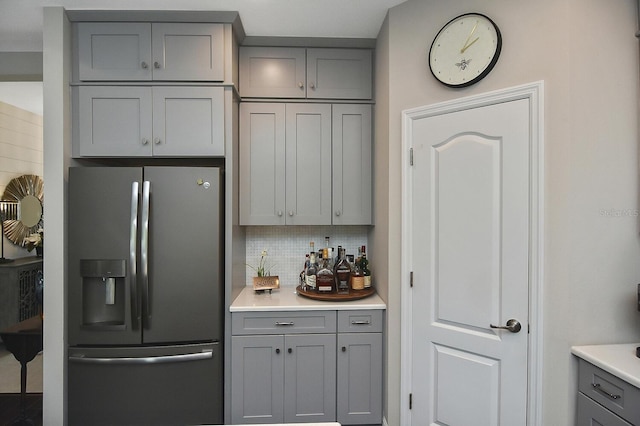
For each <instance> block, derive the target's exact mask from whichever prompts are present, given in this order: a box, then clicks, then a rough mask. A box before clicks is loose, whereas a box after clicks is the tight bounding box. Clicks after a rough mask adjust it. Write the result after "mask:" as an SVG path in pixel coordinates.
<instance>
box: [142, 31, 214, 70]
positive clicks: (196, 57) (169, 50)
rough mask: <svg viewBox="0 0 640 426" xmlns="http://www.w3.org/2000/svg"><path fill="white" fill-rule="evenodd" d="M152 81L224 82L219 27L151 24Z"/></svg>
mask: <svg viewBox="0 0 640 426" xmlns="http://www.w3.org/2000/svg"><path fill="white" fill-rule="evenodd" d="M152 30H153V40H152V46H153V55H152V56H153V79H154V80H165V81H167V80H169V81H176V80H183V81H185V80H190V81H224V26H223V25H222V24H193V23H157V24H153V28H152Z"/></svg>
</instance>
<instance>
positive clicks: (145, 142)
mask: <svg viewBox="0 0 640 426" xmlns="http://www.w3.org/2000/svg"><path fill="white" fill-rule="evenodd" d="M141 143H142V145H149V139H147V138H142V141H141Z"/></svg>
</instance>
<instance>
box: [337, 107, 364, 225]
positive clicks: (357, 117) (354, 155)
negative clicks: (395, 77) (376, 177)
mask: <svg viewBox="0 0 640 426" xmlns="http://www.w3.org/2000/svg"><path fill="white" fill-rule="evenodd" d="M332 121H333V123H332V125H333V130H332V131H333V138H332V155H333V157H332V158H333V161H332V167H333V191H332V201H333V203H332V205H333V208H332V210H333V211H332V214H333V218H332V223H333V224H334V225H370V224H372V223H373V221H372V217H371V193H372V186H371V105H364V104H362V105H351V104H335V105H333V120H332Z"/></svg>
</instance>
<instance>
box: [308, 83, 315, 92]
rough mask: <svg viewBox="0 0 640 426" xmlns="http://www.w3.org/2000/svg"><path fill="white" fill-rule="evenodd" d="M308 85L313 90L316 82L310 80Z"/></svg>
mask: <svg viewBox="0 0 640 426" xmlns="http://www.w3.org/2000/svg"><path fill="white" fill-rule="evenodd" d="M309 87H311V89H314V90H315V88H316V84H315V83H314V82H311V83H309Z"/></svg>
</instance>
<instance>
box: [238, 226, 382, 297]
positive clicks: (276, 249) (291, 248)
mask: <svg viewBox="0 0 640 426" xmlns="http://www.w3.org/2000/svg"><path fill="white" fill-rule="evenodd" d="M368 233H369V227H368V226H248V227H247V228H246V255H247V263H248V264H249V265H251V266H253V267H255V266H257V264H258V262H259V261H260V254H261V252H262V250H267V263H266V264H267V267H269V265H272V267H271V275H278V276H279V277H280V286H281V287H295V286H296V285H298V280H299V275H300V272H301V271H302V268H303V266H304V261H305V255H306V254H307V253H309V242H310V241H313V242H314V243H315V248H316V251H318V249H320V248H322V247H324V246H325V242H324V237H330V238H331V240H330V245H331V247H333V248H334V249H335V250H336V251H337V249H338V246H339V245H340V246H342V247H344V248H345V249H346V252H347V254H354V255H356V254H357V253H358V247H360V246H362V245H366V246H368V240H367V238H368ZM246 269H247V272H246V284H247V285H253V281H252V277H253V276H255V272H254V271H253V270H252V269H251V268H250V267H248V266H247V268H246Z"/></svg>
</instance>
